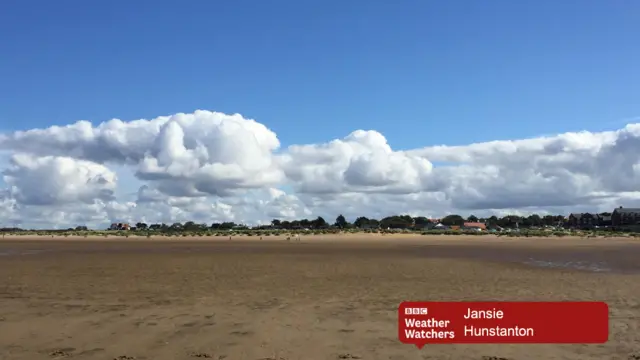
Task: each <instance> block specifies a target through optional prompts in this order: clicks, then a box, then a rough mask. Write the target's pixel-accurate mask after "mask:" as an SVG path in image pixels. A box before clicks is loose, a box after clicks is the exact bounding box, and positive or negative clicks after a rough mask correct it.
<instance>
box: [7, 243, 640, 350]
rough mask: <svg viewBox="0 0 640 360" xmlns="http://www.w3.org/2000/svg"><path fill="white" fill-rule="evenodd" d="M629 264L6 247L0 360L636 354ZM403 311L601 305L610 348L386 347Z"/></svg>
mask: <svg viewBox="0 0 640 360" xmlns="http://www.w3.org/2000/svg"><path fill="white" fill-rule="evenodd" d="M639 254H640V243H639V242H636V241H633V240H627V239H557V238H548V239H547V238H544V239H531V238H527V239H515V238H508V239H507V238H500V239H498V238H494V237H476V236H473V237H471V236H469V237H465V238H454V237H451V236H446V237H430V236H422V237H420V236H418V237H411V236H404V237H403V236H378V237H375V236H366V235H359V236H342V237H339V236H315V237H313V236H310V237H303V238H302V239H301V241H300V242H295V241H294V242H288V241H283V239H282V238H278V239H274V238H273V237H271V238H269V239H266V238H265V239H264V240H263V241H259V240H254V239H251V240H249V239H247V238H244V239H241V238H234V239H233V240H231V241H228V240H226V239H225V240H222V239H216V241H211V239H208V240H207V239H191V238H179V239H176V238H174V239H170V238H162V239H122V238H117V239H115V238H109V239H102V238H100V239H97V238H96V239H65V241H63V240H60V239H56V238H54V239H50V238H49V239H35V238H30V239H27V238H20V237H18V238H12V239H5V240H4V241H0V274H2V276H3V282H1V283H0V334H2V336H0V358H1V359H18V360H19V359H29V360H31V359H34V360H37V359H51V358H56V357H70V358H78V359H114V358H117V357H118V356H130V357H132V358H136V359H193V358H197V357H203V358H207V356H210V358H214V359H223V358H225V359H251V360H254V359H269V358H273V359H280V358H282V359H287V360H290V359H339V358H349V357H348V355H349V356H356V357H360V358H362V359H477V360H480V359H483V356H487V357H490V356H496V357H497V359H500V358H504V359H511V360H517V359H599V360H602V359H631V358H630V356H632V355H634V354H636V355H638V356H640V300H639V299H640V285H638V284H640V275H639V274H638V273H639V272H640V262H639V261H638V260H637V259H638V258H639V257H638V255H639ZM403 300H434V301H435V300H450V301H459V300H463V301H467V300H468V301H472V300H551V301H553V300H596V301H607V302H608V304H609V306H610V311H611V316H612V317H611V325H610V327H611V333H610V341H609V342H608V343H606V344H600V345H437V346H436V345H432V346H429V345H428V346H426V347H424V348H423V349H422V350H418V349H416V348H415V347H412V346H410V345H403V344H401V343H399V342H398V340H397V328H396V326H397V322H396V319H397V314H396V311H397V306H398V304H399V303H400V302H401V301H403ZM352 358H353V357H352ZM122 359H125V358H122Z"/></svg>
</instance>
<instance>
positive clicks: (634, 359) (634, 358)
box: [628, 354, 640, 360]
mask: <svg viewBox="0 0 640 360" xmlns="http://www.w3.org/2000/svg"><path fill="white" fill-rule="evenodd" d="M628 359H629V360H640V354H631V355H629V358H628Z"/></svg>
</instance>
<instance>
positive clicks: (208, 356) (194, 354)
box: [189, 352, 213, 359]
mask: <svg viewBox="0 0 640 360" xmlns="http://www.w3.org/2000/svg"><path fill="white" fill-rule="evenodd" d="M189 356H191V357H195V358H206V359H212V358H213V355H211V354H207V353H203V352H192V353H190V354H189Z"/></svg>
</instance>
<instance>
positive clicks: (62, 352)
mask: <svg viewBox="0 0 640 360" xmlns="http://www.w3.org/2000/svg"><path fill="white" fill-rule="evenodd" d="M75 350H76V349H75V348H64V349H57V350H53V351H52V352H50V353H49V356H51V357H53V358H61V357H68V356H71V355H73V354H72V353H73V352H74V351H75Z"/></svg>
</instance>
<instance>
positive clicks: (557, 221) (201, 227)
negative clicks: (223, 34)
mask: <svg viewBox="0 0 640 360" xmlns="http://www.w3.org/2000/svg"><path fill="white" fill-rule="evenodd" d="M601 215H604V216H609V215H611V214H610V213H602V214H601ZM467 222H473V223H475V222H480V223H484V224H485V225H486V227H487V228H498V227H500V228H507V229H508V228H516V227H517V228H532V227H534V228H535V227H550V226H553V227H562V226H564V225H566V218H565V217H564V216H563V215H544V216H540V215H537V214H533V215H529V216H518V215H507V216H503V217H497V216H491V217H487V218H478V217H476V216H474V215H470V216H468V217H466V218H464V217H462V216H460V215H447V216H445V217H443V218H441V219H429V218H426V217H424V216H417V217H412V216H409V215H394V216H388V217H385V218H383V219H380V220H378V219H373V218H367V217H364V216H361V217H358V218H357V219H356V220H355V221H354V222H349V221H347V220H346V218H345V217H344V216H343V215H339V216H338V217H337V218H336V219H335V221H334V222H333V223H328V222H327V221H326V220H325V219H324V218H323V217H321V216H319V217H317V218H315V219H300V220H292V221H289V220H279V219H273V220H272V221H271V224H269V225H260V226H253V227H250V226H247V225H244V224H238V223H234V222H222V223H213V224H210V225H209V224H198V223H195V222H193V221H187V222H185V223H179V222H176V223H173V224H170V225H169V224H164V223H161V224H146V223H143V222H139V223H137V224H135V225H134V224H131V228H130V229H131V230H135V231H159V232H179V231H189V232H195V231H209V230H213V231H217V230H232V229H233V230H251V229H253V230H274V229H282V230H295V229H331V228H333V229H375V228H383V229H387V228H389V229H415V230H422V229H424V228H426V227H428V226H429V224H432V225H433V224H436V223H440V224H442V225H446V226H463V225H464V224H465V223H467ZM87 230H88V228H87V227H86V226H78V227H76V228H68V229H59V230H47V231H50V232H68V231H87ZM19 231H25V230H23V229H21V228H18V227H12V228H0V232H19Z"/></svg>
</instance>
